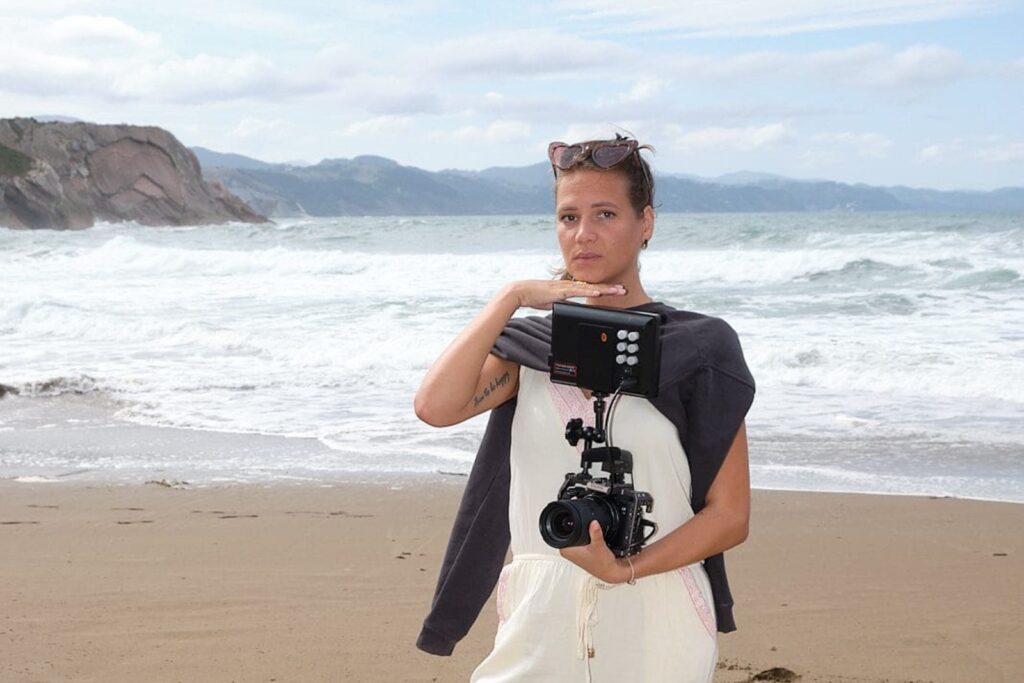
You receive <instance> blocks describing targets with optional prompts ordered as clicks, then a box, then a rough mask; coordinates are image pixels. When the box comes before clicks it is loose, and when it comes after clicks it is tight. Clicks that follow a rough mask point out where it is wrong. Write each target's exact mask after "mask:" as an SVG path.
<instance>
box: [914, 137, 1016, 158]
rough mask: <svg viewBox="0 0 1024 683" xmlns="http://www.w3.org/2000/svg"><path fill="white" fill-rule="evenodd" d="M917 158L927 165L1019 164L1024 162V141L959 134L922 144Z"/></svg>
mask: <svg viewBox="0 0 1024 683" xmlns="http://www.w3.org/2000/svg"><path fill="white" fill-rule="evenodd" d="M917 161H918V163H923V164H963V163H965V162H981V163H984V164H1019V163H1024V142H1017V141H1012V140H1006V139H1005V138H1003V137H1001V136H999V135H986V136H981V137H975V138H971V139H964V138H960V137H958V138H953V139H952V140H949V141H947V142H936V143H932V144H930V145H926V146H924V147H922V148H921V150H920V151H919V152H918V154H917Z"/></svg>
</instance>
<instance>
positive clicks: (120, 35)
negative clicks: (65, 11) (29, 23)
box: [44, 15, 160, 48]
mask: <svg viewBox="0 0 1024 683" xmlns="http://www.w3.org/2000/svg"><path fill="white" fill-rule="evenodd" d="M44 33H45V35H46V36H47V37H48V38H51V39H53V40H55V41H58V42H60V43H64V44H71V45H82V44H84V45H85V46H89V47H91V46H104V47H110V46H111V44H115V45H117V44H120V45H125V46H128V47H140V48H152V47H156V46H157V45H159V44H160V36H159V35H158V34H156V33H147V32H145V31H140V30H139V29H137V28H135V27H134V26H130V25H128V24H126V23H125V22H123V21H121V20H120V19H117V18H115V17H101V16H81V15H76V16H69V17H63V18H61V19H58V20H56V21H54V22H52V23H50V24H48V25H47V26H46V27H45V29H44Z"/></svg>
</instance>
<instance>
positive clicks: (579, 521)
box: [540, 447, 657, 557]
mask: <svg viewBox="0 0 1024 683" xmlns="http://www.w3.org/2000/svg"><path fill="white" fill-rule="evenodd" d="M585 457H586V458H587V461H588V463H589V464H592V463H596V462H602V463H604V465H605V467H604V471H605V472H606V473H608V474H609V476H608V477H593V476H591V474H590V471H589V468H587V469H584V470H583V471H581V472H569V473H568V474H566V475H565V481H564V482H563V483H562V487H561V488H560V489H559V490H558V499H557V500H555V501H553V502H551V503H548V504H547V506H545V508H544V510H543V512H541V515H540V533H541V536H542V537H543V538H544V541H545V542H546V543H547V544H548V545H550V546H551V547H553V548H568V547H571V546H577V545H587V544H588V543H590V523H591V522H592V521H594V520H597V522H598V523H599V524H600V525H601V531H602V532H603V533H604V540H605V543H606V544H607V545H608V547H609V549H611V551H612V552H613V553H615V555H616V556H617V557H626V556H627V555H635V554H636V553H638V552H640V548H641V546H643V544H644V542H645V541H646V540H647V539H648V538H650V535H651V534H652V533H654V531H655V530H657V525H655V523H654V522H651V521H650V520H646V519H644V512H645V511H646V512H650V511H651V509H652V508H653V507H654V499H653V498H652V497H651V495H650V494H649V493H645V492H643V491H637V490H635V489H634V488H633V485H632V484H627V483H625V481H624V477H623V476H621V475H624V474H626V473H631V472H632V469H633V456H632V455H631V454H630V452H629V451H624V450H622V449H620V448H615V447H603V448H591V449H589V450H588V451H586V452H585ZM645 529H650V531H649V532H646V533H645Z"/></svg>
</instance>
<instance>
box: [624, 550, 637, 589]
mask: <svg viewBox="0 0 1024 683" xmlns="http://www.w3.org/2000/svg"><path fill="white" fill-rule="evenodd" d="M626 564H628V565H629V581H626V583H628V584H629V585H630V586H635V585H636V567H634V566H633V558H632V557H630V556H629V555H626Z"/></svg>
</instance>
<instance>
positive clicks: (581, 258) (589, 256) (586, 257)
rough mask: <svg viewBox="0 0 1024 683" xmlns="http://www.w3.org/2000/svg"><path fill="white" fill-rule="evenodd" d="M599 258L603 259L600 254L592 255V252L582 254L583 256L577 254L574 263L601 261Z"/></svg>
mask: <svg viewBox="0 0 1024 683" xmlns="http://www.w3.org/2000/svg"><path fill="white" fill-rule="evenodd" d="M599 258H601V256H600V254H591V253H590V252H585V253H582V254H576V256H574V257H573V259H572V260H573V261H594V260H596V259H599Z"/></svg>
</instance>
